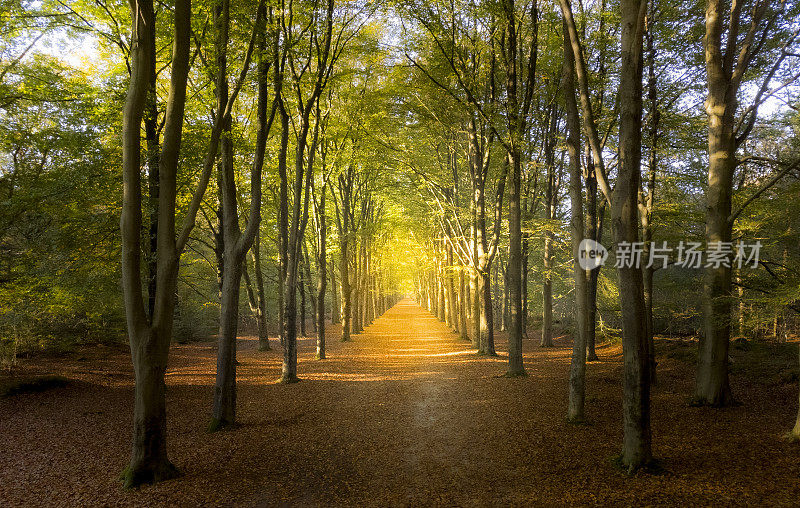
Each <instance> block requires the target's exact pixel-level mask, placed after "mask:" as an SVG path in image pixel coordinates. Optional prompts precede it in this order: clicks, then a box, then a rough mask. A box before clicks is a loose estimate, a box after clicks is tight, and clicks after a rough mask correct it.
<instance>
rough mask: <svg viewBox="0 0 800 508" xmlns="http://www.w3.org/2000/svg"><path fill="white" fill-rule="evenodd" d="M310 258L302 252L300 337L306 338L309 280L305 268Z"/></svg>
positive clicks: (299, 284)
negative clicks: (307, 288) (307, 287)
mask: <svg viewBox="0 0 800 508" xmlns="http://www.w3.org/2000/svg"><path fill="white" fill-rule="evenodd" d="M307 261H308V258H306V256H305V253H304V252H303V250H302V249H301V250H300V261H299V263H300V267H299V268H300V271H299V276H300V280H299V281H298V282H299V283H298V289H299V290H300V320H299V321H300V336H301V337H305V336H306V286H307V280H306V275H305V268H306V263H307Z"/></svg>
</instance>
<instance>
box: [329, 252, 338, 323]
mask: <svg viewBox="0 0 800 508" xmlns="http://www.w3.org/2000/svg"><path fill="white" fill-rule="evenodd" d="M329 271H330V273H331V324H332V325H337V324H339V322H340V321H341V307H340V302H339V290H338V288H337V287H336V263H335V261H334V259H333V254H331V269H330V270H329Z"/></svg>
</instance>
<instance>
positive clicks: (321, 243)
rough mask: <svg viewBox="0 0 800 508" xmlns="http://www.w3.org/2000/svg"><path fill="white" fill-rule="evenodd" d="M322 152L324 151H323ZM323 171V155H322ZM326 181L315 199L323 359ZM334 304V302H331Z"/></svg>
mask: <svg viewBox="0 0 800 508" xmlns="http://www.w3.org/2000/svg"><path fill="white" fill-rule="evenodd" d="M323 154H324V151H323ZM322 164H323V172H324V168H325V166H324V164H325V157H324V155H323V157H322ZM327 188H328V186H327V183H326V184H325V185H323V186H322V191H321V192H320V195H319V199H318V200H317V201H316V203H317V206H316V212H317V213H316V217H317V253H318V254H317V270H318V274H317V279H318V280H317V309H316V310H317V315H316V319H317V359H318V360H324V359H325V291H326V290H327V281H328V273H327V272H328V252H327V247H326V246H327V233H328V218H327V216H326V215H325V196H326V194H327ZM333 305H334V306H335V302H333Z"/></svg>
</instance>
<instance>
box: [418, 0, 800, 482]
mask: <svg viewBox="0 0 800 508" xmlns="http://www.w3.org/2000/svg"><path fill="white" fill-rule="evenodd" d="M745 4H747V3H746V2H733V4H732V5H730V4H726V3H725V2H721V1H716V0H712V1H709V2H707V3H706V5H705V20H703V16H702V12H701V11H700V8H699V7H700V6H697V5H694V4H686V5H681V6H680V7H674V6H667V5H664V4H662V3H659V2H646V1H643V0H631V1H624V0H623V1H621V2H619V5H615V6H612V5H607V4H606V3H605V2H601V3H594V4H591V5H583V4H581V5H579V6H578V7H580V10H579V11H578V12H577V14H576V13H574V12H573V9H575V8H576V7H575V6H574V5H572V4H571V3H570V2H569V1H567V0H564V1H561V2H560V3H559V4H558V5H556V6H554V5H551V4H546V3H541V2H537V1H535V0H534V1H532V2H519V3H517V2H513V1H510V2H509V1H505V2H498V3H495V2H489V3H479V4H476V3H474V2H456V3H452V2H451V3H433V4H431V3H427V2H426V3H419V4H415V5H414V6H411V7H407V8H406V10H404V11H403V12H404V13H405V15H406V16H407V17H408V19H410V20H411V21H409V24H408V26H407V31H406V35H407V37H408V39H407V47H406V49H405V56H406V58H407V60H408V61H409V63H410V64H411V65H412V66H413V67H414V69H415V71H416V72H417V78H416V79H418V80H419V81H418V83H421V84H419V85H418V87H419V88H421V89H423V91H421V92H420V93H421V94H426V95H425V96H426V97H435V101H434V100H429V101H420V103H418V104H414V105H412V106H411V110H412V111H413V114H415V115H417V117H418V118H419V126H418V131H419V135H420V136H422V137H423V139H424V140H425V142H426V143H427V144H428V146H429V150H428V152H427V153H426V155H427V156H428V157H429V158H428V160H427V161H424V160H421V159H420V157H419V152H416V153H415V155H416V158H415V162H413V163H412V162H409V163H408V164H409V165H413V166H414V167H413V168H412V169H413V175H414V176H413V178H415V179H416V180H417V181H418V185H419V188H420V190H421V192H423V193H425V194H426V195H427V196H429V199H430V201H429V204H428V206H429V209H430V212H431V213H432V214H434V215H435V216H436V217H437V224H435V225H429V226H428V227H427V229H426V231H427V238H429V240H428V241H427V245H426V252H427V254H428V257H427V258H426V259H423V260H421V261H420V264H419V268H418V270H419V274H418V277H417V284H416V293H417V296H418V298H419V299H420V301H421V302H423V304H425V305H427V307H428V308H429V309H431V311H432V312H434V313H435V314H437V315H438V316H439V318H440V319H441V320H442V321H445V322H446V323H448V324H449V325H450V326H451V327H452V328H453V330H455V331H456V332H458V333H460V334H461V335H462V336H463V337H467V336H469V337H471V339H472V341H473V344H474V346H475V347H476V348H477V350H478V352H479V353H482V354H490V355H493V354H495V345H494V338H493V332H492V329H493V326H494V323H495V322H496V321H497V319H496V313H497V312H498V308H499V309H500V313H501V320H502V323H501V325H502V326H503V327H507V330H508V335H509V339H508V340H509V343H508V350H509V360H508V362H509V365H508V375H511V376H514V375H520V374H523V373H524V369H523V368H522V357H521V350H520V345H521V337H522V334H523V332H524V330H525V324H524V323H525V322H526V318H527V309H526V305H525V304H524V303H523V301H525V300H527V296H528V291H527V284H528V277H529V273H530V269H529V261H530V253H531V251H532V250H533V249H532V244H533V243H534V242H536V243H539V246H538V247H534V249H536V250H537V251H538V254H539V255H540V256H541V258H540V259H541V266H542V270H541V271H540V272H539V275H540V276H541V279H540V280H541V282H540V283H541V288H542V291H541V293H542V295H543V303H542V306H541V310H542V318H541V326H542V335H541V345H543V346H548V345H552V335H553V330H552V328H553V312H552V309H553V296H552V284H553V278H554V274H555V272H556V270H554V269H553V267H554V264H555V263H556V262H558V263H559V264H561V265H562V266H564V268H562V277H565V278H566V266H569V267H570V268H571V273H572V284H569V285H566V284H564V285H562V290H564V291H570V292H571V293H572V296H570V297H569V299H568V302H569V303H567V305H569V306H570V307H571V310H569V311H567V312H568V313H569V314H571V315H572V316H571V319H570V321H571V328H572V332H573V333H572V336H573V339H574V349H573V355H572V365H571V369H570V379H569V386H570V399H569V404H568V409H567V418H568V420H570V421H573V422H581V421H583V420H584V402H585V399H584V393H585V388H584V385H585V369H586V361H587V354H588V356H589V357H590V358H596V354H595V330H596V329H597V322H596V320H597V307H598V303H597V299H598V280H599V277H600V271H601V268H596V269H593V270H584V269H583V268H581V267H580V266H579V263H578V259H579V257H580V255H581V253H580V251H579V246H580V243H581V241H582V240H583V239H584V238H586V239H591V240H595V241H599V240H601V239H602V235H603V232H604V231H605V230H610V233H611V236H612V242H613V244H615V245H617V246H618V245H621V244H623V245H624V244H631V243H635V242H638V241H640V240H641V241H643V242H645V247H644V249H643V252H642V253H641V256H642V260H643V262H642V263H641V265H640V266H638V265H633V264H631V265H628V264H622V265H621V266H619V263H618V268H617V286H616V288H615V289H616V292H617V295H618V304H617V305H618V307H617V309H618V312H619V313H618V314H617V315H616V317H615V318H614V321H615V322H616V323H617V326H619V328H620V333H621V338H622V345H623V352H624V368H625V375H624V378H623V380H624V382H623V386H624V418H623V420H624V437H623V448H622V454H621V457H620V460H621V463H622V465H623V466H624V468H625V469H626V470H628V471H635V470H637V469H639V468H640V467H644V466H646V465H647V464H648V463H649V462H650V461H651V459H652V452H651V432H650V386H651V383H653V382H654V381H655V379H656V376H655V361H654V345H653V335H654V333H655V332H656V331H657V330H656V329H655V325H654V323H655V320H654V291H655V290H656V288H655V287H654V274H655V271H656V269H657V265H656V267H653V266H646V265H648V259H649V258H650V249H651V245H660V241H661V240H662V239H663V240H664V241H666V240H667V239H669V240H672V239H675V238H680V236H679V234H680V233H682V232H683V231H685V230H684V229H681V228H675V229H672V230H669V229H668V228H667V227H659V221H660V220H661V217H660V214H663V215H664V216H665V219H667V220H668V219H669V218H670V217H669V216H670V215H674V211H671V210H669V207H670V206H672V207H673V210H674V207H675V203H674V201H673V202H670V201H671V199H674V196H675V195H676V194H677V195H679V196H684V197H691V199H692V200H693V201H695V202H697V201H699V202H700V203H701V205H700V206H693V208H695V210H692V213H695V220H696V221H697V223H698V225H704V228H705V229H704V231H702V230H697V231H696V232H694V234H691V233H690V235H687V236H685V237H683V238H686V239H687V240H690V239H695V238H697V239H702V240H703V241H704V243H705V245H706V246H707V247H708V248H711V246H713V245H715V244H716V245H719V242H721V243H722V245H732V244H734V245H735V243H736V242H737V241H751V242H752V243H755V241H756V240H758V241H762V240H765V236H766V235H764V234H763V232H762V231H759V230H755V231H754V230H753V228H752V225H748V226H743V225H741V224H740V221H741V220H742V219H744V218H745V217H748V215H749V214H750V213H752V214H754V215H755V217H754V219H753V220H754V221H755V223H756V224H759V223H760V221H759V219H758V218H757V217H758V215H761V214H762V213H763V212H761V211H759V210H756V208H757V203H758V199H759V198H762V197H764V196H770V195H771V196H773V199H783V200H784V202H785V199H786V198H781V190H780V189H781V187H785V186H786V185H787V180H786V179H785V177H787V175H791V176H793V177H794V179H793V181H790V182H788V185H794V186H796V176H797V170H798V168H799V167H800V158H798V152H797V150H796V142H791V143H790V145H789V147H787V148H784V149H778V148H777V146H776V145H774V144H773V143H772V142H771V141H770V140H768V139H767V138H764V137H763V134H762V135H760V136H759V132H758V128H757V127H756V126H758V125H762V126H767V125H769V126H770V127H771V129H772V130H771V134H772V135H779V136H781V137H784V136H785V137H788V138H791V136H792V132H795V131H793V130H792V128H791V127H788V128H785V130H784V131H783V132H781V133H780V134H778V132H780V131H778V130H776V129H780V128H781V127H780V126H781V125H784V126H786V125H787V124H786V123H785V121H784V120H783V119H781V115H782V114H783V113H781V112H777V113H776V114H774V115H773V117H772V118H771V119H769V121H765V120H764V119H763V118H762V117H761V116H759V111H761V110H763V109H764V105H765V104H767V105H768V107H769V108H771V109H772V110H773V111H775V108H776V106H775V104H774V102H770V101H777V98H780V99H781V100H786V101H788V103H789V104H796V100H797V87H796V83H795V80H796V79H797V77H798V76H797V65H798V62H797V37H798V32H797V24H796V19H797V14H798V12H797V10H798V5H796V4H785V3H771V2H752V3H751V4H747V5H745ZM681 8H687V11H686V12H687V13H688V14H687V13H684V12H681V11H680V10H679V9H681ZM678 30H684V32H686V33H689V34H690V37H689V38H688V39H687V38H684V39H683V40H676V39H675V37H674V35H676V34H677V32H678ZM701 30H704V34H703V32H702V31H701ZM562 41H563V42H562ZM677 55H681V57H680V58H677ZM686 55H688V59H687V57H686ZM703 58H704V60H703ZM767 62H768V63H769V64H766V63H767ZM645 69H646V70H647V74H646V77H645ZM703 71H705V72H704V74H705V78H703ZM787 90H791V92H788V91H787ZM703 94H705V95H706V98H705V101H704V103H703V104H704V108H703V110H701V109H700V108H699V107H698V103H699V102H702V95H703ZM691 101H696V102H694V103H692V102H691ZM777 110H780V108H777ZM703 113H704V115H703ZM788 117H789V118H790V119H791V118H793V119H794V120H791V121H793V122H796V114H793V113H789V115H788ZM662 118H665V119H666V121H664V120H662ZM667 122H669V123H668V124H667ZM679 122H685V124H684V125H680V124H679ZM700 122H704V123H705V124H706V126H705V129H704V130H705V132H707V133H708V138H707V139H708V142H707V146H706V148H705V150H703V148H702V146H701V145H700V144H699V143H698V142H697V141H696V140H695V139H692V138H693V137H694V133H693V132H692V131H691V129H697V130H698V131H700V130H701V129H703V127H702V124H701V123H700ZM762 122H763V123H762ZM665 124H666V125H665ZM686 124H689V125H690V129H689V130H686V127H685V125H686ZM762 128H765V127H762ZM754 133H755V135H754ZM751 136H754V138H751ZM670 137H672V138H673V139H678V140H680V141H679V142H675V143H670V142H668V141H667V140H668V139H670ZM681 138H683V139H681ZM681 145H683V146H681ZM767 153H769V155H767ZM702 166H705V171H703V173H705V175H706V181H700V180H699V178H698V179H697V180H694V181H689V182H686V181H679V180H678V181H676V179H675V175H676V174H680V173H681V172H684V171H685V169H684V168H687V167H688V168H689V169H690V171H694V172H695V174H696V175H697V177H699V176H700V175H701V174H703V173H701V171H702V169H701V167H702ZM523 167H524V168H525V169H524V170H523V169H522V168H523ZM643 172H644V173H645V176H644V177H643V175H642V173H643ZM735 191H737V193H738V195H740V196H741V197H740V198H739V199H736V198H735V195H734V194H735ZM487 192H489V193H490V197H491V198H493V199H492V200H491V201H490V206H489V210H488V211H487V205H486V194H487ZM662 194H663V198H662V197H661V196H660V195H662ZM669 194H672V195H669ZM565 198H567V199H568V200H569V203H570V204H569V207H568V208H566V207H564V199H565ZM504 199H505V200H506V202H504ZM684 199H685V198H684ZM661 200H663V201H661ZM660 201H661V202H663V203H664V204H663V205H662V206H661V209H660V210H658V209H657V208H656V206H657V203H659V202H660ZM703 204H704V207H703ZM734 204H735V205H736V206H734ZM659 212H660V213H659ZM701 214H702V215H701ZM703 215H704V217H703ZM520 217H524V218H523V221H524V222H525V223H526V226H528V227H526V228H525V231H524V234H523V233H522V231H521V229H520ZM751 217H752V216H751ZM506 219H507V222H506V223H504V221H505V220H506ZM606 219H607V220H608V221H610V225H609V224H608V223H605V224H604V221H605V220H606ZM791 222H792V223H793V222H794V221H793V219H792V220H791ZM562 225H564V228H565V229H566V231H564V230H563V229H561V228H562ZM664 225H666V224H664ZM760 225H761V224H759V226H760ZM567 232H568V238H569V239H568V240H567V239H566V238H565V236H566V234H567ZM506 235H507V236H506ZM557 236H561V242H563V243H562V245H563V247H562V249H561V252H560V255H558V256H556V252H554V247H555V245H554V244H555V243H556V237H557ZM698 237H699V238H698ZM766 240H767V241H769V242H770V243H772V239H766ZM651 242H656V243H654V244H653V243H651ZM765 243H766V241H765ZM567 245H569V247H567ZM773 246H775V245H774V244H772V245H771V247H773ZM499 252H503V254H505V259H502V258H503V256H502V255H500V256H498V253H499ZM734 254H735V252H733V250H731V252H729V253H728V258H727V259H728V262H727V263H722V264H717V265H713V264H711V265H708V264H707V265H706V267H705V268H704V270H703V272H704V275H703V277H702V280H703V281H704V282H703V285H702V295H698V297H699V298H698V300H700V302H702V304H701V305H698V306H699V307H701V308H702V320H703V323H704V324H703V326H702V333H700V337H701V339H700V348H699V351H698V362H697V365H698V366H697V379H696V389H695V395H694V403H696V404H698V405H709V406H714V407H719V406H725V405H729V404H731V403H732V402H733V398H732V394H731V391H730V384H729V381H728V345H729V343H730V338H731V323H732V320H733V318H734V314H733V313H732V308H733V302H734V298H733V297H734V296H735V295H734V293H733V291H732V283H733V277H734V275H733V274H734V272H736V277H737V278H738V280H739V281H741V280H742V279H744V278H747V279H751V280H752V281H753V282H754V283H755V282H756V281H758V280H759V277H760V275H763V273H762V274H758V273H757V272H756V273H753V274H750V273H746V272H748V270H747V269H738V270H737V269H736V264H735V263H733V255H734ZM764 254H766V256H765V255H764ZM774 254H776V252H775V249H774V248H770V249H769V250H767V251H766V252H765V253H762V256H764V257H763V258H762V261H761V266H763V267H764V268H765V271H767V272H772V274H773V275H775V278H776V279H778V280H777V281H778V282H779V284H778V285H779V286H782V285H783V284H784V283H786V282H788V281H787V280H786V279H784V276H785V274H788V273H790V272H792V270H791V268H790V267H789V266H786V265H785V264H784V263H785V261H786V260H785V259H783V260H780V261H777V260H776V259H775V258H774V257H772V259H770V257H771V255H774ZM498 258H500V264H501V266H500V268H499V269H497V268H496V269H495V270H492V266H493V263H494V264H497V261H496V260H497V259H498ZM558 258H560V259H561V260H564V261H557V260H558ZM784 258H785V256H784ZM612 259H613V257H612ZM679 261H680V260H679V259H678V260H675V259H674V257H673V259H672V260H671V261H670V264H676V263H677V262H679ZM775 265H780V266H781V268H782V269H783V268H785V270H786V271H785V272H784V273H783V274H782V275H784V276H779V275H776V274H775V273H774V271H773V270H772V269H771V268H772V267H774V266H775ZM493 278H494V279H499V280H495V281H494V286H495V288H494V291H495V295H494V297H495V298H494V300H493V298H492V297H493V295H492V289H493ZM467 280H469V282H470V284H469V287H467V283H466V281H467ZM662 280H663V279H662ZM665 282H666V284H667V285H668V284H669V283H670V282H671V281H669V280H666V281H665ZM684 282H685V281H684ZM739 284H740V286H739V287H740V290H739V296H740V297H743V296H744V294H743V293H744V292H743V289H745V288H747V286H745V285H744V284H743V283H741V282H739ZM769 286H770V287H771V288H775V286H776V284H774V282H773V283H771V284H769ZM684 287H685V286H684ZM520 288H525V289H524V290H522V291H521V290H520ZM747 289H751V290H752V291H753V292H755V291H759V290H760V289H759V288H758V287H757V286H756V287H753V288H747ZM762 291H764V292H765V293H767V294H769V293H771V291H769V290H768V289H766V288H765V289H763V290H762ZM778 291H781V290H778ZM672 294H673V296H674V297H676V296H677V295H675V293H674V292H673V293H672ZM740 301H742V302H744V301H745V300H744V299H742V300H740ZM795 302H796V299H795V297H790V298H788V299H784V300H782V301H781V303H778V304H777V305H778V307H779V308H780V307H783V306H787V305H788V306H793V305H794V304H795ZM739 311H740V312H739V316H738V318H739V319H742V315H743V314H744V313H745V311H744V308H743V305H740V309H739ZM662 330H663V327H662Z"/></svg>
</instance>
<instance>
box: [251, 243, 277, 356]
mask: <svg viewBox="0 0 800 508" xmlns="http://www.w3.org/2000/svg"><path fill="white" fill-rule="evenodd" d="M250 252H251V254H252V256H253V271H254V272H255V281H256V303H257V305H258V311H257V315H256V320H257V321H258V350H259V351H269V350H270V349H272V348H271V347H270V345H269V329H268V327H267V298H266V294H265V293H264V273H263V272H262V271H261V232H260V229H259V231H256V236H255V238H254V239H253V246H252V247H251V249H250Z"/></svg>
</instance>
